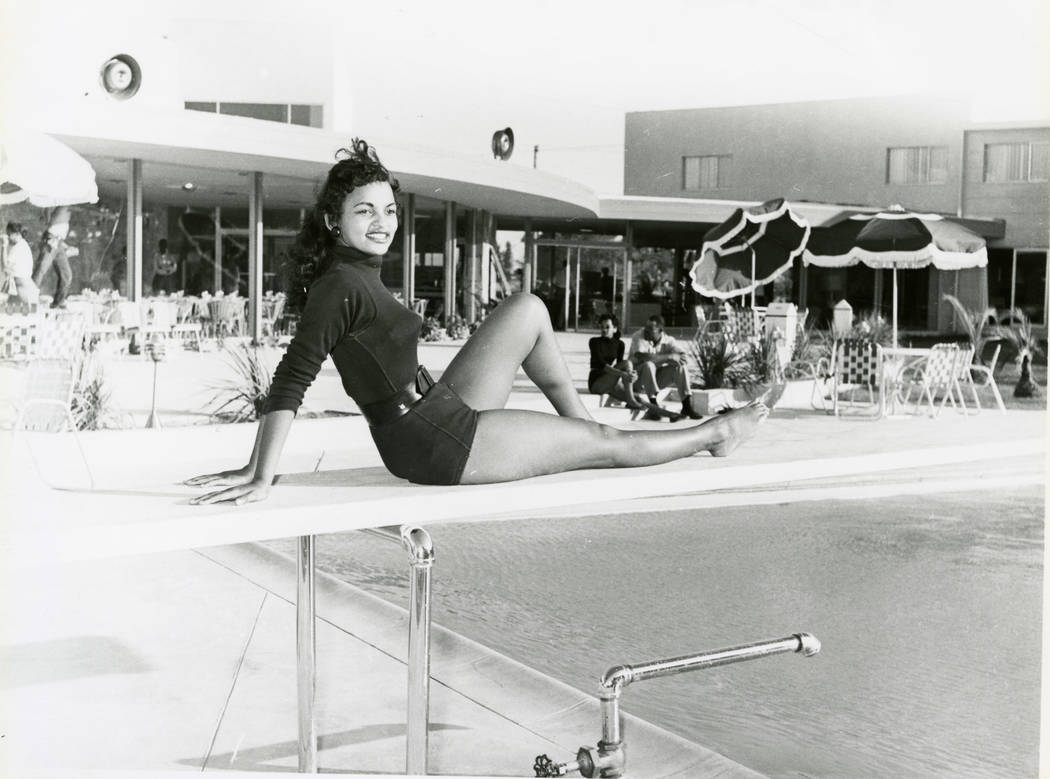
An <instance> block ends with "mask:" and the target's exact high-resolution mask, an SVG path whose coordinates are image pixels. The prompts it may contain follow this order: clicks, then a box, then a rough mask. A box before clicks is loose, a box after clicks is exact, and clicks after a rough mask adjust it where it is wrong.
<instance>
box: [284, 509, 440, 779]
mask: <svg viewBox="0 0 1050 779" xmlns="http://www.w3.org/2000/svg"><path fill="white" fill-rule="evenodd" d="M364 532H366V533H372V534H373V535H377V536H379V537H380V538H384V539H386V540H388V541H395V542H398V543H400V544H401V546H402V547H403V548H404V549H405V551H406V552H408V557H409V569H410V574H411V582H410V588H409V622H408V660H407V665H408V706H407V715H406V735H407V738H406V744H405V773H407V774H426V772H427V751H428V748H429V743H428V723H429V719H430V594H431V588H430V580H431V568H432V567H433V565H434V544H433V542H432V541H431V539H430V534H429V533H427V531H426V530H424V529H423V528H421V527H418V526H415V525H402V526H401V527H400V528H396V529H395V528H393V527H378V528H367V529H365V530H364ZM314 564H315V560H314V537H313V536H300V537H299V543H298V546H297V548H296V578H297V590H296V665H297V669H298V670H297V685H298V699H299V772H300V773H310V774H314V773H317V723H316V718H315V715H314V702H315V694H316V684H317V672H316V660H315V652H316V638H315V636H316V624H317V623H316V599H315V576H314Z"/></svg>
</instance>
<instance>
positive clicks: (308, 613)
mask: <svg viewBox="0 0 1050 779" xmlns="http://www.w3.org/2000/svg"><path fill="white" fill-rule="evenodd" d="M295 579H296V593H295V658H296V683H297V688H298V694H299V773H303V774H316V773H317V723H316V721H315V719H314V699H315V693H316V689H317V668H316V664H315V654H316V652H315V650H316V646H317V644H316V639H315V636H316V627H315V626H316V621H315V616H316V601H315V598H314V596H315V592H316V589H315V587H314V537H313V536H299V543H298V545H297V547H296V555H295Z"/></svg>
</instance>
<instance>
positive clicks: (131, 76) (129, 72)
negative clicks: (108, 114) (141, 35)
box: [98, 54, 142, 100]
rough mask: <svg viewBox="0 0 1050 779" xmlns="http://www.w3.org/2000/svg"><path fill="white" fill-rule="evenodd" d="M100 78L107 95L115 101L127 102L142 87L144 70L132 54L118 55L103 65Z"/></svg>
mask: <svg viewBox="0 0 1050 779" xmlns="http://www.w3.org/2000/svg"><path fill="white" fill-rule="evenodd" d="M98 77H99V82H100V83H101V84H102V88H103V89H104V90H106V94H108V95H109V96H110V97H112V98H113V99H114V100H127V99H128V98H130V97H134V96H135V93H136V92H138V91H139V87H140V86H141V85H142V68H140V67H139V63H138V62H137V61H136V60H135V58H134V57H132V56H131V55H130V54H117V55H116V56H113V57H110V58H109V59H108V60H106V61H105V62H104V63H102V68H101V69H100V70H99V74H98Z"/></svg>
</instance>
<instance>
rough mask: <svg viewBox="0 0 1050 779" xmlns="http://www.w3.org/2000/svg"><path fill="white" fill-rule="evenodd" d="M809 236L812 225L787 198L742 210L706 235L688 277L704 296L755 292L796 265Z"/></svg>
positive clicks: (730, 295) (727, 295) (727, 296)
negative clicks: (792, 207)
mask: <svg viewBox="0 0 1050 779" xmlns="http://www.w3.org/2000/svg"><path fill="white" fill-rule="evenodd" d="M808 237H809V223H808V222H807V221H806V220H805V219H803V218H802V217H800V216H799V215H798V214H796V213H794V212H793V211H792V210H791V208H790V207H789V206H788V204H787V203H786V202H785V201H784V200H783V199H779V198H778V199H776V200H769V201H766V202H765V203H762V204H761V205H758V206H755V207H753V208H748V209H743V208H738V209H737V210H736V211H734V212H733V213H732V215H731V216H730V217H729V218H728V219H727V220H726V221H724V222H722V223H721V224H720V225H718V226H717V227H714V228H712V229H711V230H709V231H708V232H707V233H706V234H705V235H704V242H703V244H702V245H701V247H700V259H699V260H697V261H696V262H695V263H694V264H693V267H692V269H691V270H690V271H689V276H690V277H691V278H692V280H693V289H695V290H696V291H697V292H699V293H700V294H701V295H707V296H708V297H714V298H719V299H721V300H726V299H728V298H733V297H743V296H745V295H747V294H748V293H749V292H750V293H751V305H752V306H754V304H755V289H756V288H757V287H760V286H762V285H763V284H768V283H769V282H771V281H772V280H773V279H775V278H776V277H777V276H779V275H780V274H782V273H783V272H784V271H786V270H787V269H788V268H790V267H791V263H792V262H794V260H795V258H796V257H797V256H798V255H799V254H801V253H802V248H803V247H804V246H805V245H806V239H807V238H808Z"/></svg>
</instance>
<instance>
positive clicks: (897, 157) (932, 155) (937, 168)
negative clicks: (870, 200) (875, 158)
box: [886, 146, 948, 184]
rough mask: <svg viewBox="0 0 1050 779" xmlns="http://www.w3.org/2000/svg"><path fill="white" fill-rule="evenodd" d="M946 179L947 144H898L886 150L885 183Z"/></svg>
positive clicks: (924, 182)
mask: <svg viewBox="0 0 1050 779" xmlns="http://www.w3.org/2000/svg"><path fill="white" fill-rule="evenodd" d="M947 180H948V147H947V146H899V147H897V148H893V149H887V150H886V183H887V184H943V183H945V182H946V181H947Z"/></svg>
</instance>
